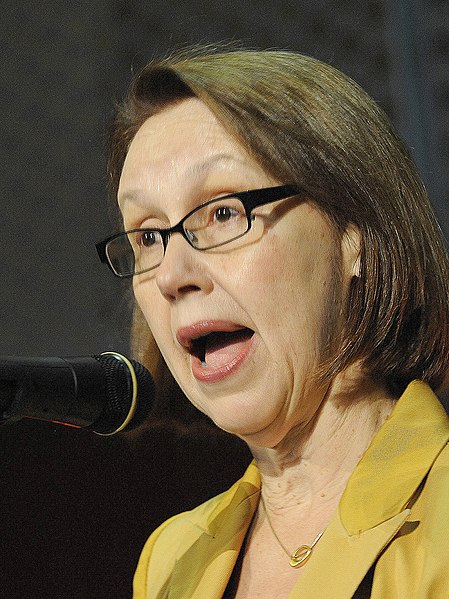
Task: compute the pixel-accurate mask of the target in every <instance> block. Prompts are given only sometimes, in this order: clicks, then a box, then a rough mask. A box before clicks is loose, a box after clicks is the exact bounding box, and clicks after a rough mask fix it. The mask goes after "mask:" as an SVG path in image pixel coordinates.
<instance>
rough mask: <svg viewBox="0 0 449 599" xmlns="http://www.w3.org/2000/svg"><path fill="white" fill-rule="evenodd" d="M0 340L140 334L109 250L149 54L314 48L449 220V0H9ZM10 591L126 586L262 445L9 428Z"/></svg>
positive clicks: (5, 583) (87, 593) (2, 128)
mask: <svg viewBox="0 0 449 599" xmlns="http://www.w3.org/2000/svg"><path fill="white" fill-rule="evenodd" d="M0 32H1V35H0V67H1V70H0V97H1V116H0V135H1V141H2V143H1V146H0V148H1V149H0V152H1V160H0V173H1V179H0V181H1V186H0V193H1V196H0V197H1V218H0V239H1V252H0V268H1V273H2V281H1V286H0V319H1V335H0V355H19V356H20V355H23V356H25V355H36V356H40V355H84V354H91V353H99V352H101V351H105V350H109V349H114V350H116V351H123V352H125V353H126V352H128V334H127V328H128V323H129V294H128V292H127V288H126V286H124V285H123V284H122V283H121V282H120V281H117V280H115V279H114V278H113V277H112V275H110V273H109V272H108V271H107V270H106V269H105V268H104V267H103V266H102V265H100V264H99V263H98V262H97V258H96V253H95V248H94V243H95V241H97V240H98V239H100V238H102V237H104V236H105V235H106V234H108V233H109V232H110V231H111V229H112V228H113V226H112V223H111V222H110V220H109V215H108V209H107V203H106V193H105V163H104V143H105V131H106V128H107V124H108V122H109V119H110V115H111V112H112V107H113V101H114V99H120V98H121V97H122V96H123V94H124V93H125V90H126V88H127V85H128V83H129V81H130V78H131V76H132V72H133V71H135V70H137V69H139V67H140V66H142V65H143V64H144V63H145V62H146V60H148V59H149V58H151V57H152V56H154V55H158V54H161V53H164V52H165V51H167V50H168V49H169V48H172V47H175V46H179V45H185V44H192V43H196V42H206V43H209V42H214V41H222V40H241V41H243V43H244V44H245V45H247V46H251V47H263V48H268V47H284V48H290V49H294V50H299V51H302V52H305V53H309V54H312V55H314V56H316V57H317V58H320V59H322V60H324V61H326V62H330V63H331V64H333V65H334V66H336V67H338V68H340V69H341V70H343V71H345V72H346V73H347V74H349V75H351V76H352V77H353V78H354V79H355V80H356V81H358V82H359V83H360V84H361V85H362V86H363V87H365V89H367V91H368V92H369V93H370V94H371V95H372V96H373V97H374V98H375V99H376V100H377V101H378V102H379V103H380V104H381V105H382V107H383V108H384V109H385V110H386V111H387V113H388V114H389V115H390V117H391V118H392V120H393V122H394V123H395V124H396V126H397V128H398V129H399V131H400V132H401V134H402V136H403V137H404V138H405V139H406V141H407V142H408V144H409V146H410V147H411V149H412V152H413V155H414V157H415V160H416V161H417V163H418V165H419V168H420V171H421V174H422V176H423V178H424V180H425V182H426V184H427V186H428V189H429V193H430V195H431V198H432V201H433V203H434V205H435V209H436V211H437V213H438V216H439V218H440V222H441V225H442V228H443V230H444V231H445V233H446V236H447V237H448V236H449V214H448V213H449V210H448V202H449V191H448V190H449V2H448V1H447V0H365V1H364V2H360V0H339V1H337V0H304V1H299V0H277V2H276V1H273V0H252V1H250V0H240V1H238V2H237V1H234V0H233V1H231V2H214V1H213V0H211V1H210V2H204V0H202V1H200V0H197V1H195V0H177V1H174V0H153V1H144V0H78V1H77V2H68V1H67V0H59V1H58V0H49V1H45V0H40V1H39V2H37V1H31V0H30V1H29V2H25V1H24V0H2V3H1V6H0ZM0 450H1V456H2V466H1V468H0V474H1V480H0V482H1V485H2V489H1V499H0V502H1V503H0V506H1V514H0V515H1V524H0V539H1V540H0V543H1V556H2V557H1V559H2V582H1V584H0V596H1V597H13V598H16V597H17V599H18V598H19V597H20V598H23V597H31V598H34V597H52V598H53V597H54V598H60V597H61V598H62V597H64V598H71V597H83V598H85V599H90V598H92V599H102V598H103V597H110V598H115V597H116V598H120V599H125V598H129V597H130V596H131V590H130V585H131V577H132V573H133V569H134V567H135V563H136V560H137V557H138V554H139V552H140V549H141V546H142V544H143V542H144V540H145V538H146V537H147V535H148V533H149V532H150V530H151V529H152V528H154V526H156V524H157V523H158V522H160V521H161V520H163V519H164V518H166V517H167V516H169V515H171V514H172V513H174V512H176V511H179V510H181V509H186V508H188V507H191V506H193V505H195V504H196V503H198V502H199V501H201V500H203V499H205V498H206V497H208V496H210V495H213V494H214V493H216V492H219V491H220V490H222V489H224V488H226V486H227V485H228V484H230V482H231V481H232V480H234V479H235V478H236V476H238V474H239V473H240V472H241V471H242V470H243V468H244V465H245V464H246V462H247V460H248V456H247V453H246V451H244V450H243V449H242V448H241V447H240V445H239V444H236V443H234V442H233V441H231V440H230V439H228V438H227V437H224V436H222V435H219V434H216V433H214V432H213V431H211V430H210V429H209V428H208V427H207V426H206V425H205V424H202V423H198V424H195V425H191V426H190V427H186V426H184V425H182V424H173V425H172V426H169V425H168V424H159V425H154V426H152V427H151V428H149V429H147V430H146V431H144V432H142V433H140V434H135V435H134V436H133V437H132V438H131V439H127V438H123V437H121V438H112V439H101V438H97V437H95V436H93V435H89V434H88V433H86V432H84V431H81V432H79V431H78V432H77V431H73V430H68V429H65V428H57V427H55V426H53V425H44V424H36V423H32V422H21V423H18V424H15V425H11V426H4V427H2V428H1V429H0Z"/></svg>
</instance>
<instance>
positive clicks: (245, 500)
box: [167, 463, 260, 599]
mask: <svg viewBox="0 0 449 599" xmlns="http://www.w3.org/2000/svg"><path fill="white" fill-rule="evenodd" d="M259 496H260V474H259V471H258V469H257V467H256V465H255V464H254V463H251V464H250V466H249V467H248V469H247V471H246V472H245V475H244V476H243V478H242V479H241V480H240V481H238V482H237V483H236V484H235V485H234V486H233V487H231V489H230V490H229V491H227V492H226V493H224V494H223V495H222V499H221V501H220V502H219V503H218V505H217V506H216V507H215V509H214V510H213V511H212V512H211V513H210V514H208V513H206V514H204V517H203V518H202V517H201V516H200V518H199V520H198V521H195V522H194V523H192V524H194V525H195V529H196V531H197V533H196V535H195V537H194V538H192V542H191V543H190V547H189V549H188V550H187V551H186V552H185V553H184V554H183V555H182V556H181V557H180V558H179V559H178V561H177V562H176V564H175V566H174V568H173V572H172V577H171V582H170V591H169V594H168V595H167V597H168V599H221V597H222V595H223V593H224V591H225V589H226V585H227V583H228V580H229V578H230V576H231V573H232V570H233V569H234V565H235V562H236V561H237V557H238V554H239V552H240V548H241V546H242V544H243V541H244V538H245V535H246V533H247V530H248V528H249V526H250V524H251V521H252V518H253V515H254V513H255V511H256V509H257V505H258V503H259Z"/></svg>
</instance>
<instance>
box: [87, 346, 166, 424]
mask: <svg viewBox="0 0 449 599" xmlns="http://www.w3.org/2000/svg"><path fill="white" fill-rule="evenodd" d="M93 358H95V359H96V360H97V361H98V362H99V363H100V365H101V367H102V369H103V371H104V380H105V387H106V390H105V394H106V401H105V405H104V407H103V411H102V412H101V414H100V416H99V417H98V418H97V420H96V421H95V422H94V423H93V424H92V425H91V426H90V427H89V429H91V430H92V431H93V432H95V433H97V434H99V435H112V434H115V433H117V432H121V431H124V430H126V431H129V430H131V429H133V428H135V427H136V426H138V425H139V424H141V423H142V422H143V420H145V418H146V417H147V416H148V414H149V413H150V411H151V408H152V406H153V403H154V394H155V389H154V382H153V378H152V376H151V374H150V373H149V372H148V370H147V369H146V368H145V367H144V366H143V365H142V364H140V362H137V361H136V360H131V359H129V358H126V357H125V356H123V355H121V354H118V353H116V352H104V353H102V354H100V355H97V356H93Z"/></svg>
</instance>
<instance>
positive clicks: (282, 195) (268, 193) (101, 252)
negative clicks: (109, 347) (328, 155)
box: [95, 185, 305, 278]
mask: <svg viewBox="0 0 449 599" xmlns="http://www.w3.org/2000/svg"><path fill="white" fill-rule="evenodd" d="M304 192H305V189H303V188H302V187H300V186H298V185H276V186H275V187H264V188H262V189H250V190H247V191H240V192H236V193H231V194H229V195H225V196H222V197H219V198H214V199H212V200H209V201H207V202H204V203H203V204H201V205H200V206H197V207H196V208H194V209H193V210H191V211H190V212H189V213H188V214H186V215H185V216H184V217H183V218H182V219H181V220H180V221H179V222H178V223H177V224H176V225H174V226H173V227H168V228H166V229H157V228H154V227H152V228H145V227H144V228H141V229H130V230H129V231H121V232H120V233H115V234H114V235H110V236H109V237H106V239H103V240H102V241H100V242H99V243H97V244H96V245H95V247H96V248H97V253H98V256H99V258H100V261H101V262H102V263H103V264H107V266H108V267H109V269H110V270H111V271H112V272H113V274H114V275H115V276H117V277H120V278H130V277H133V276H135V275H136V274H142V273H144V272H148V271H150V270H153V269H154V268H157V267H158V266H159V265H160V262H159V264H156V265H155V266H152V267H151V268H148V269H146V270H144V271H139V272H138V273H129V274H120V273H118V272H117V271H116V270H115V269H114V267H113V266H112V263H111V261H110V259H109V258H108V255H107V251H106V249H107V246H108V244H109V243H110V242H111V241H114V239H117V238H118V237H123V236H125V235H128V234H129V233H150V232H157V233H159V235H160V236H161V239H162V245H163V248H164V255H165V251H166V249H167V244H168V242H169V239H170V237H171V236H172V235H173V233H180V234H181V235H182V236H183V237H184V239H185V240H186V241H187V243H188V244H189V245H190V246H191V247H193V248H194V249H196V250H198V251H205V250H211V249H214V248H217V247H220V246H222V245H226V244H228V243H231V242H232V241H235V240H236V239H239V238H240V237H243V236H244V235H246V234H247V233H248V231H249V230H250V229H251V225H252V222H253V215H252V211H253V210H254V209H255V208H258V207H259V206H264V205H265V204H270V203H272V202H277V201H278V200H284V199H287V198H289V197H292V196H295V195H299V194H303V193H304ZM230 198H237V199H238V200H240V201H241V202H242V205H243V208H244V209H245V214H246V219H247V228H246V230H245V231H244V232H243V233H240V234H239V235H237V236H236V237H233V238H232V239H228V240H226V241H223V242H221V243H218V244H215V245H211V246H207V247H204V248H199V247H196V246H195V243H194V241H193V240H192V238H191V237H189V234H188V232H187V231H186V230H185V229H184V223H185V221H186V220H187V219H189V218H190V217H191V216H192V214H195V212H198V210H201V209H202V208H204V207H205V206H208V205H209V204H213V203H214V202H219V201H221V200H226V199H230Z"/></svg>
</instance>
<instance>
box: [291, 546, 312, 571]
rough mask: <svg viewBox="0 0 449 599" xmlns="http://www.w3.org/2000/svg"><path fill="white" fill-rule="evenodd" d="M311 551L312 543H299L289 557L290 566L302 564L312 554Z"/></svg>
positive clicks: (295, 566) (297, 566)
mask: <svg viewBox="0 0 449 599" xmlns="http://www.w3.org/2000/svg"><path fill="white" fill-rule="evenodd" d="M312 551H313V545H312V546H310V545H301V546H300V547H298V549H296V551H295V552H294V553H292V555H291V557H290V566H291V567H292V568H300V567H301V566H303V565H304V564H305V563H306V562H307V560H308V559H309V557H310V556H311V555H312Z"/></svg>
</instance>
